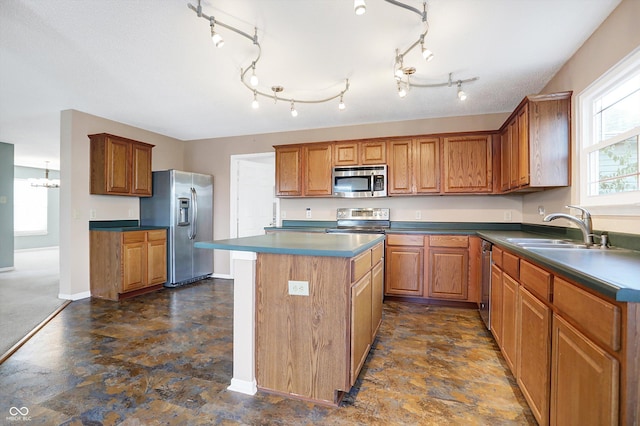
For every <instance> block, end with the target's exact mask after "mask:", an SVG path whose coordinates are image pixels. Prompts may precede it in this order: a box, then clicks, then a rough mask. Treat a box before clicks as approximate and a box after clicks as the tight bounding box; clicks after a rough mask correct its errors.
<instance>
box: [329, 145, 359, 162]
mask: <svg viewBox="0 0 640 426" xmlns="http://www.w3.org/2000/svg"><path fill="white" fill-rule="evenodd" d="M358 147H359V145H358V142H354V141H350V142H336V143H335V144H334V145H333V165H334V166H355V165H357V164H358V160H359V158H358Z"/></svg>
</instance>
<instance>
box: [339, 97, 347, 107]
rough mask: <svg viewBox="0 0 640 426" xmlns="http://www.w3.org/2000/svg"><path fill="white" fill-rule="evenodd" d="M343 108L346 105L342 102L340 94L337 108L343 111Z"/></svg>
mask: <svg viewBox="0 0 640 426" xmlns="http://www.w3.org/2000/svg"><path fill="white" fill-rule="evenodd" d="M345 108H346V106H345V104H344V100H343V99H342V95H340V103H339V104H338V110H340V111H344V109H345Z"/></svg>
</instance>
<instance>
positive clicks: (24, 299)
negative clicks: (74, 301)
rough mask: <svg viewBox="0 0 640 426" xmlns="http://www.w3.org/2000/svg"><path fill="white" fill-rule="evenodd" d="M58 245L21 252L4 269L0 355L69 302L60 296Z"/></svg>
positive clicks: (0, 298) (0, 282)
mask: <svg viewBox="0 0 640 426" xmlns="http://www.w3.org/2000/svg"><path fill="white" fill-rule="evenodd" d="M58 259H59V254H58V248H57V247H55V248H47V249H40V250H29V251H17V252H16V254H15V261H14V264H15V269H14V270H12V271H6V272H0V356H1V355H2V354H4V353H5V352H7V351H8V350H9V349H11V348H12V347H13V346H14V345H15V344H16V343H18V342H19V341H20V340H21V339H22V338H23V337H25V336H26V335H27V334H29V332H31V331H32V330H33V329H34V328H35V327H37V326H38V325H39V324H40V323H41V322H42V321H44V320H45V319H46V318H47V317H48V316H49V315H51V314H52V313H53V312H54V311H56V310H57V309H58V308H59V307H60V306H62V305H63V304H65V303H66V300H62V299H58V292H59V286H60V284H59V283H60V267H59V263H58Z"/></svg>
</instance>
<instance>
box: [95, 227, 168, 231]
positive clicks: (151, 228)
mask: <svg viewBox="0 0 640 426" xmlns="http://www.w3.org/2000/svg"><path fill="white" fill-rule="evenodd" d="M155 229H167V227H166V226H114V227H113V228H107V227H105V228H94V229H91V231H103V232H131V231H153V230H155Z"/></svg>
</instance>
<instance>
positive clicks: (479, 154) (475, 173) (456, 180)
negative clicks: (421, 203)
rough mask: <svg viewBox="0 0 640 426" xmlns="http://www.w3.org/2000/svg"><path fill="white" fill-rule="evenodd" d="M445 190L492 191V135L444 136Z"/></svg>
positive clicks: (454, 191)
mask: <svg viewBox="0 0 640 426" xmlns="http://www.w3.org/2000/svg"><path fill="white" fill-rule="evenodd" d="M442 149H443V157H444V192H453V193H462V192H469V193H476V192H491V190H492V187H493V182H492V180H493V173H492V170H493V165H492V156H491V136H487V135H482V136H480V135H479V136H457V137H447V138H443V143H442Z"/></svg>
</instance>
